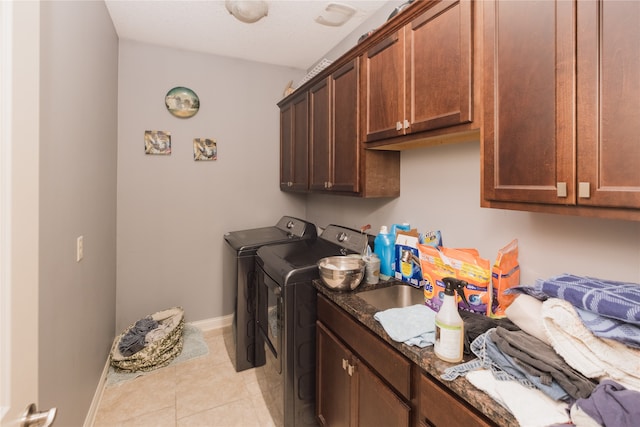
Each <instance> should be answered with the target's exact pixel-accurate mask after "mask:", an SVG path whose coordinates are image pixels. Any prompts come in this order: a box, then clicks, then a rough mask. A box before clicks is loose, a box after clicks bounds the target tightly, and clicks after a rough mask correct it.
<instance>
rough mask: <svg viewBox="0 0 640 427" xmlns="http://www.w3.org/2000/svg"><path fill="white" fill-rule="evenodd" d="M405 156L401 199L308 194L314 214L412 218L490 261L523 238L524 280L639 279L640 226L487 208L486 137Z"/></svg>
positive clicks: (356, 222) (357, 219)
mask: <svg viewBox="0 0 640 427" xmlns="http://www.w3.org/2000/svg"><path fill="white" fill-rule="evenodd" d="M400 161H401V175H400V180H401V188H400V197H399V198H397V199H384V200H358V199H352V198H347V197H339V196H317V195H315V196H309V199H308V203H307V219H309V220H310V221H312V222H315V223H316V225H319V226H321V227H322V226H325V225H327V224H329V223H332V222H337V223H342V224H345V225H348V226H351V227H360V226H361V225H362V224H371V225H372V232H373V233H374V234H375V233H377V232H378V230H379V229H380V226H381V225H385V224H386V225H390V224H392V223H401V222H405V221H407V222H409V223H410V224H411V225H412V226H414V227H417V228H418V229H419V230H420V231H422V232H424V231H429V230H441V231H442V235H443V240H444V244H445V245H446V246H450V247H465V248H468V247H474V248H477V249H478V250H479V251H480V254H481V255H482V256H483V257H484V258H488V259H489V260H491V262H493V261H494V260H495V257H496V254H497V251H498V249H500V248H501V247H502V246H504V245H506V244H507V243H509V242H510V241H511V240H512V239H514V238H517V239H518V242H519V249H520V252H519V255H520V256H519V260H520V266H521V269H522V270H521V282H522V284H533V283H534V282H535V280H536V279H537V278H545V277H549V276H551V275H555V274H561V273H565V272H567V273H574V274H580V275H591V276H595V277H601V278H606V279H614V280H626V281H633V282H640V223H637V222H632V221H620V220H605V219H594V218H581V217H573V216H562V215H551V214H540V213H530V212H517V211H507V210H499V209H483V208H480V143H479V141H476V142H468V143H462V144H453V145H444V146H439V147H426V148H419V149H414V150H409V151H404V152H402V154H401V158H400Z"/></svg>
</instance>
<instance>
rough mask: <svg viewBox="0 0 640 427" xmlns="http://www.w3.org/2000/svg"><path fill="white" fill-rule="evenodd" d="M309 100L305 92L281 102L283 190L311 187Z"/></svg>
mask: <svg viewBox="0 0 640 427" xmlns="http://www.w3.org/2000/svg"><path fill="white" fill-rule="evenodd" d="M308 145H309V100H308V95H307V93H306V92H302V93H300V94H298V95H296V96H295V97H292V98H291V99H290V100H287V101H286V102H285V103H283V104H281V105H280V189H281V190H285V191H307V189H308V187H309V158H308V149H309V148H308Z"/></svg>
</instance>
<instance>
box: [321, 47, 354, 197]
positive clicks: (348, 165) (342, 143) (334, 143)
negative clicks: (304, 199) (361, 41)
mask: <svg viewBox="0 0 640 427" xmlns="http://www.w3.org/2000/svg"><path fill="white" fill-rule="evenodd" d="M357 65H358V59H357V58H356V59H354V60H352V61H351V62H349V63H347V64H345V65H344V66H343V67H342V68H340V69H339V70H337V71H336V72H334V73H333V74H332V75H331V76H329V77H327V78H326V79H323V80H322V81H320V82H318V84H316V85H315V86H313V87H312V88H311V89H309V105H310V117H311V121H310V127H311V130H310V141H309V146H310V159H309V165H310V179H309V189H310V190H320V191H338V192H350V193H357V192H358V190H359V185H358V184H359V182H358V178H359V176H358V171H359V168H358V167H357V165H358V160H359V151H360V150H359V147H360V141H359V140H358V135H359V132H358V67H357Z"/></svg>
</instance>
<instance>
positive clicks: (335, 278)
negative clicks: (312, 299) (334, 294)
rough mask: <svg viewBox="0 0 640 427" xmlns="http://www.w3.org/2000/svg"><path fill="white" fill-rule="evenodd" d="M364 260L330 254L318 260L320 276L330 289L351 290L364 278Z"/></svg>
mask: <svg viewBox="0 0 640 427" xmlns="http://www.w3.org/2000/svg"><path fill="white" fill-rule="evenodd" d="M364 266H365V262H364V261H363V260H362V258H355V257H349V256H331V257H327V258H322V259H321V260H320V261H318V269H319V270H320V278H321V279H322V282H323V283H324V284H325V285H327V286H328V287H329V288H330V289H333V290H336V291H352V290H354V289H355V288H357V287H358V285H360V283H362V279H364Z"/></svg>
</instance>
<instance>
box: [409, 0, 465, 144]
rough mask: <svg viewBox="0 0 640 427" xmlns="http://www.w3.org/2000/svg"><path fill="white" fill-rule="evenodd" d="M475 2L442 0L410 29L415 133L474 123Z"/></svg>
mask: <svg viewBox="0 0 640 427" xmlns="http://www.w3.org/2000/svg"><path fill="white" fill-rule="evenodd" d="M471 19H472V14H471V2H469V1H467V0H463V1H442V2H440V3H438V4H436V5H435V6H433V7H432V8H430V9H428V10H427V11H426V12H425V13H424V14H422V15H421V16H420V17H418V18H417V19H415V20H413V22H411V24H410V25H408V26H407V27H405V28H406V34H407V42H406V46H407V50H406V58H407V65H406V68H407V70H408V72H407V73H406V74H407V80H406V87H407V88H408V89H407V95H406V97H405V98H406V107H405V110H406V111H407V113H406V114H407V116H408V119H409V123H410V130H411V133H414V132H422V131H425V130H430V129H438V128H442V127H447V126H453V125H457V124H462V123H468V122H470V121H471V120H472V100H473V96H472V89H473V85H472V79H473V61H472V52H473V49H472V47H473V43H472V21H471Z"/></svg>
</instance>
